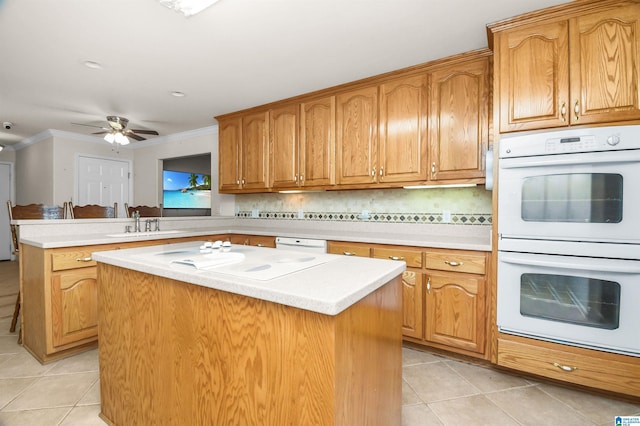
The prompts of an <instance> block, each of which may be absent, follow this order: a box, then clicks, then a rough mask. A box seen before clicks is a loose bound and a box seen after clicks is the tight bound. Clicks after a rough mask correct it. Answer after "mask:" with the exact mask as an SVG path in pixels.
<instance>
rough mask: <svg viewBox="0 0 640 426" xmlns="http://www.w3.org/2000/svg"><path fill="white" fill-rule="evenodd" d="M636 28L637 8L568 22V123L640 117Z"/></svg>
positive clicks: (639, 15)
mask: <svg viewBox="0 0 640 426" xmlns="http://www.w3.org/2000/svg"><path fill="white" fill-rule="evenodd" d="M639 23H640V6H638V5H634V6H629V7H626V8H622V9H620V8H617V9H614V10H611V11H607V12H600V13H596V14H591V15H587V16H583V17H579V18H575V19H573V20H571V24H570V28H571V33H570V41H571V49H570V52H571V96H572V98H571V102H572V104H571V111H570V112H571V114H570V116H571V122H572V124H586V123H597V122H606V121H618V120H632V119H638V118H640V104H639V101H638V96H639V94H638V88H639V80H638V79H639V78H640V77H639V73H638V67H639V66H640V61H639V56H638V55H639V54H638V48H639V42H640V38H639V34H638V31H639V28H638V24H639ZM576 104H577V105H578V111H579V113H578V114H576V112H575V111H574V109H573V108H574V107H575V106H576Z"/></svg>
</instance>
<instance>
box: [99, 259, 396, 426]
mask: <svg viewBox="0 0 640 426" xmlns="http://www.w3.org/2000/svg"><path fill="white" fill-rule="evenodd" d="M98 282H99V286H98V300H99V306H98V307H99V310H98V325H99V327H98V331H99V339H100V347H99V357H100V391H101V404H102V412H101V416H102V418H103V419H104V420H106V421H107V422H109V423H110V424H113V425H118V426H124V425H142V424H167V425H169V424H171V425H184V424H194V425H195V424H202V425H204V424H211V425H227V424H242V425H267V426H268V425H274V426H275V425H278V426H280V425H344V426H352V425H381V426H382V425H385V426H386V425H399V424H400V423H401V398H402V395H401V392H402V383H401V382H402V349H401V348H402V336H401V320H402V311H401V310H402V304H401V282H400V277H396V278H395V279H393V280H391V281H389V282H388V283H387V284H385V285H384V286H383V287H380V288H379V289H378V290H376V291H375V292H374V293H371V294H370V295H368V296H366V297H365V298H363V299H362V300H360V301H359V302H357V303H356V304H354V305H352V306H351V307H350V308H347V309H346V310H345V311H343V312H341V313H339V314H338V315H335V316H329V315H323V314H320V313H316V312H311V311H307V310H303V309H298V308H293V307H289V306H285V305H281V304H277V303H271V302H267V301H263V300H259V299H255V298H251V297H246V296H241V295H237V294H233V293H228V292H224V291H219V290H215V289H211V288H208V287H203V286H198V285H192V284H187V283H184V282H180V281H175V280H171V279H168V278H162V277H158V276H155V275H150V274H145V273H141V272H137V271H132V270H128V269H123V268H119V267H116V266H112V265H106V264H102V263H99V264H98Z"/></svg>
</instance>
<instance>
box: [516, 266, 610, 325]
mask: <svg viewBox="0 0 640 426" xmlns="http://www.w3.org/2000/svg"><path fill="white" fill-rule="evenodd" d="M520 314H521V315H524V316H527V317H534V318H542V319H547V320H551V321H559V322H565V323H571V324H578V325H584V326H588V327H596V328H603V329H606V330H614V329H617V328H618V325H619V321H620V284H619V283H617V282H614V281H606V280H600V279H593V278H585V277H576V276H570V275H551V274H530V273H525V274H522V275H521V276H520Z"/></svg>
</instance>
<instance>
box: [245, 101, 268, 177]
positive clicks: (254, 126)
mask: <svg viewBox="0 0 640 426" xmlns="http://www.w3.org/2000/svg"><path fill="white" fill-rule="evenodd" d="M241 158H242V167H241V170H242V179H241V184H242V187H243V189H267V188H268V187H269V182H268V178H269V111H268V110H267V111H264V112H257V113H253V114H248V115H245V116H244V117H242V148H241Z"/></svg>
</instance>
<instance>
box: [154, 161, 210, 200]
mask: <svg viewBox="0 0 640 426" xmlns="http://www.w3.org/2000/svg"><path fill="white" fill-rule="evenodd" d="M162 182H163V184H162V190H163V201H162V205H163V207H164V208H165V209H209V208H211V176H210V175H205V174H198V173H189V172H175V171H171V170H163V171H162Z"/></svg>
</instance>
